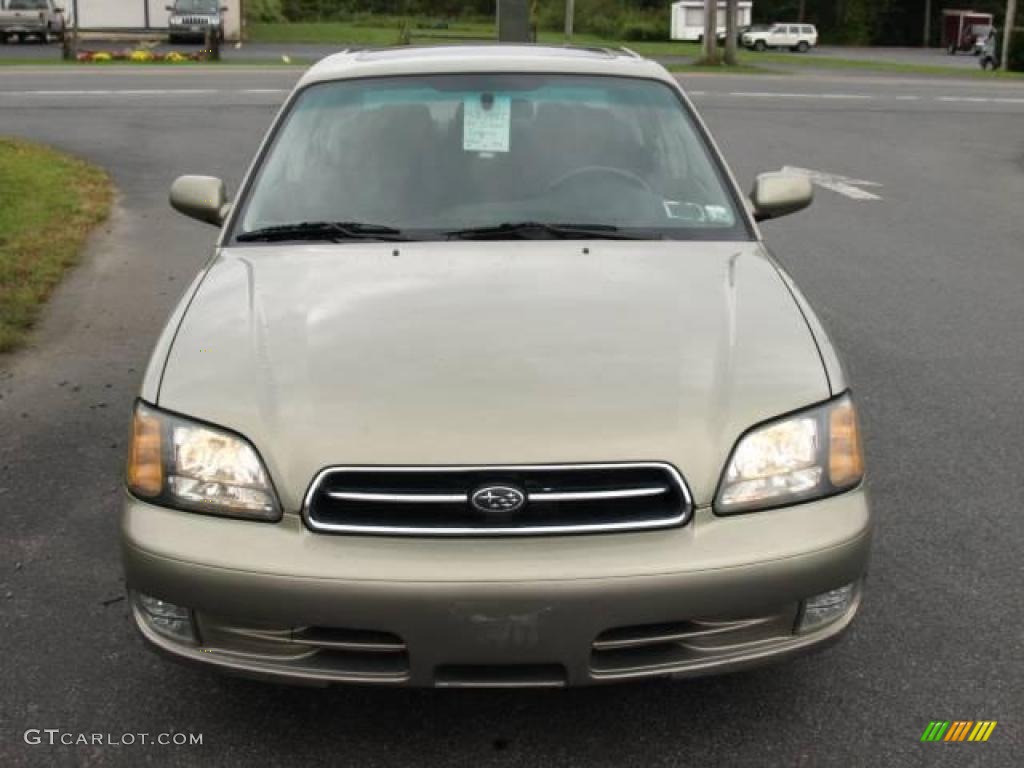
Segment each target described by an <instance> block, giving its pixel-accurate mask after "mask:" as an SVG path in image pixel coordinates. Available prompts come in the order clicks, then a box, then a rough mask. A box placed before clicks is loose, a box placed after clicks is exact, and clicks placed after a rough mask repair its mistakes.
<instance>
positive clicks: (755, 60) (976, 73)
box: [740, 51, 1024, 79]
mask: <svg viewBox="0 0 1024 768" xmlns="http://www.w3.org/2000/svg"><path fill="white" fill-rule="evenodd" d="M740 63H741V64H753V65H757V64H776V65H778V64H781V65H785V66H787V67H797V68H801V69H830V70H847V71H849V70H855V71H861V72H887V73H895V74H907V75H937V76H941V77H968V78H983V79H991V78H1008V79H1015V78H1024V72H1004V71H1002V70H999V71H997V72H986V71H984V70H983V69H981V67H978V68H977V69H963V68H960V67H945V66H942V65H939V64H910V63H907V62H898V61H865V60H863V59H843V58H834V57H831V56H816V55H815V54H814V53H810V54H806V53H773V52H769V51H766V52H764V53H756V52H754V51H741V52H740Z"/></svg>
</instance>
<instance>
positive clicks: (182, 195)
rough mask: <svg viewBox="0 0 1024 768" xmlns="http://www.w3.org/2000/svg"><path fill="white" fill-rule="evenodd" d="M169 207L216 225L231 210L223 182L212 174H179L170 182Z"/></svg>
mask: <svg viewBox="0 0 1024 768" xmlns="http://www.w3.org/2000/svg"><path fill="white" fill-rule="evenodd" d="M171 207H172V208H173V209H174V210H176V211H178V212H179V213H183V214H185V215H186V216H190V217H191V218H193V219H198V220H199V221H205V222H206V223H207V224H213V225H214V226H217V227H219V226H220V225H221V224H223V223H224V220H225V219H226V218H227V216H228V212H229V211H230V210H231V205H230V204H229V203H228V200H227V191H226V190H225V189H224V182H223V181H221V180H220V179H216V178H214V177H213V176H179V177H178V178H177V179H175V180H174V183H173V184H171Z"/></svg>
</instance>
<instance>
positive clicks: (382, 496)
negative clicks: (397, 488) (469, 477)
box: [327, 491, 469, 504]
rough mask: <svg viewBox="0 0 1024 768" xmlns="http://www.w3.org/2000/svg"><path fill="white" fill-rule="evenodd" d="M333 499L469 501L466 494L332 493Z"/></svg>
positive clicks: (424, 501) (420, 502) (383, 501)
mask: <svg viewBox="0 0 1024 768" xmlns="http://www.w3.org/2000/svg"><path fill="white" fill-rule="evenodd" d="M327 495H328V496H330V497H331V498H332V499H341V500H342V501H376V502H379V503H384V504H451V503H456V504H457V503H459V502H462V501H469V495H468V494H465V493H453V494H440V493H357V492H355V491H330V492H328V494H327Z"/></svg>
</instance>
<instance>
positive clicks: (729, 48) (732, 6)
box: [725, 0, 739, 67]
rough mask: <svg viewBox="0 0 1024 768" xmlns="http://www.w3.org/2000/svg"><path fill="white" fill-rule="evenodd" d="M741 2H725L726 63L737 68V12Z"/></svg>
mask: <svg viewBox="0 0 1024 768" xmlns="http://www.w3.org/2000/svg"><path fill="white" fill-rule="evenodd" d="M738 7H739V0H725V63H726V64H728V65H729V66H730V67H735V66H736V65H737V64H738V63H739V62H738V61H737V60H736V12H737V9H738Z"/></svg>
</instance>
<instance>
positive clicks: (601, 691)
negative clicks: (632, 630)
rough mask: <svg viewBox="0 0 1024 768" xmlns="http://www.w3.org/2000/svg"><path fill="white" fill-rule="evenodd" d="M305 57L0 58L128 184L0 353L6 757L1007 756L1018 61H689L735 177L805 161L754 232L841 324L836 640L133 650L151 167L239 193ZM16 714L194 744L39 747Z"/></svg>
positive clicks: (1021, 638) (42, 137)
mask: <svg viewBox="0 0 1024 768" xmlns="http://www.w3.org/2000/svg"><path fill="white" fill-rule="evenodd" d="M298 74H299V73H298V71H296V70H291V69H285V68H280V67H275V68H270V69H266V70H259V69H249V68H241V67H239V68H235V67H232V68H223V69H204V68H197V69H189V70H187V71H177V70H161V69H153V70H146V71H137V70H128V69H124V70H113V69H91V68H82V69H74V70H64V69H61V70H59V71H55V70H54V69H53V68H52V67H50V68H47V67H39V68H27V67H18V68H8V69H0V133H3V134H14V135H19V136H24V137H27V138H31V139H33V140H37V141H43V142H47V143H51V144H53V145H55V146H57V147H60V148H62V149H64V150H66V151H69V152H73V153H75V154H78V155H81V156H83V157H85V158H87V159H89V160H91V161H92V162H95V163H97V164H99V165H101V166H103V167H105V168H107V169H108V170H109V171H110V173H111V174H112V176H113V178H114V181H115V182H116V184H117V187H118V189H119V196H118V199H117V204H116V207H115V210H114V213H113V216H112V217H111V219H110V221H109V222H108V223H107V224H106V225H105V226H104V227H103V228H102V229H101V230H100V231H99V232H98V233H97V234H96V236H95V237H94V238H93V239H92V242H91V245H90V247H89V250H88V253H87V254H86V257H85V259H84V261H83V263H82V265H81V266H80V267H79V268H77V269H75V270H74V271H73V272H72V273H71V274H70V275H69V276H68V278H67V279H66V280H65V282H64V283H63V285H62V286H61V288H60V289H59V290H58V291H57V293H56V295H55V296H54V298H53V300H52V302H51V304H50V306H49V308H48V310H47V312H46V315H45V317H44V319H43V321H42V323H41V325H40V327H39V328H38V331H37V332H36V333H34V334H33V336H32V338H31V341H30V343H29V345H28V347H27V348H26V349H24V350H23V351H21V352H19V353H17V354H15V355H10V356H6V357H0V515H2V521H3V525H2V527H0V552H3V558H2V559H0V637H2V638H3V641H2V643H3V654H2V659H3V661H2V663H0V703H2V706H0V764H2V765H5V766H6V765H12V766H18V765H56V764H61V765H108V764H116V765H130V766H135V765H141V764H154V765H156V764H159V765H163V764H172V763H173V764H176V765H200V764H202V765H217V766H236V765H238V766H242V765H275V766H276V765H284V764H290V765H310V766H312V765H331V766H337V765H359V766H366V767H371V766H392V765H394V766H398V765H467V766H468V765H472V766H482V765H501V766H550V765H557V766H580V767H581V768H582V767H583V766H587V767H588V768H589V767H591V766H659V765H666V766H668V765H672V766H677V765H711V766H758V767H761V766H774V765H785V766H817V765H836V766H876V765H885V766H911V765H927V766H932V765H986V766H987V765H992V766H1012V765H1021V764H1024V693H1022V690H1024V663H1022V661H1021V659H1022V657H1024V624H1022V620H1021V615H1022V610H1021V605H1022V598H1021V583H1022V576H1024V566H1022V559H1021V552H1022V551H1024V535H1022V534H1024V523H1022V518H1021V515H1022V511H1024V481H1022V479H1021V467H1024V440H1022V435H1024V388H1022V386H1021V381H1022V379H1024V245H1022V241H1024V85H1022V84H1016V83H1008V82H992V83H985V84H983V85H979V84H978V83H977V82H976V81H965V82H958V81H955V80H953V81H951V80H945V79H943V80H921V79H899V78H892V77H886V78H869V77H818V78H812V77H792V76H791V77H778V78H776V77H770V76H756V77H733V76H698V75H694V76H686V77H685V78H684V84H685V85H686V86H687V88H688V89H689V90H690V92H691V94H692V95H693V98H694V101H695V103H696V105H697V107H698V109H699V110H700V112H701V113H702V114H703V115H704V117H705V119H706V120H707V122H708V123H709V125H710V127H711V129H712V132H713V133H714V135H715V136H716V138H717V139H718V141H719V143H720V145H721V146H722V148H723V150H724V151H725V154H726V156H727V158H728V159H729V161H730V163H731V165H732V167H733V170H734V171H735V173H736V175H737V177H738V179H739V180H740V182H741V184H743V185H744V186H748V185H749V184H750V182H751V181H752V179H753V177H754V175H755V173H757V172H758V171H762V170H775V169H778V168H780V167H782V166H793V167H798V168H802V169H805V170H806V171H808V172H816V173H817V174H818V176H816V177H815V178H816V180H817V181H818V182H819V184H820V185H821V186H819V188H818V189H817V190H816V195H817V197H816V201H815V203H814V205H813V206H812V208H811V209H810V210H808V211H806V212H803V213H800V214H797V215H795V216H793V217H791V218H786V219H784V220H781V221H778V222H772V223H768V224H766V225H764V231H765V234H766V237H767V239H768V242H769V244H770V246H771V247H772V248H773V250H774V251H775V253H776V254H777V256H778V257H779V259H780V260H781V262H782V263H783V264H784V265H785V266H786V267H787V268H788V269H789V270H790V272H791V273H792V274H793V275H794V276H795V277H796V279H797V281H798V283H799V284H800V285H801V286H802V287H803V289H804V290H805V292H806V293H807V295H808V296H809V298H810V299H811V301H812V302H813V303H814V305H815V306H816V308H817V309H818V311H819V313H820V314H821V316H822V318H823V320H824V321H825V322H826V324H827V325H828V327H829V328H830V330H831V332H832V334H833V338H834V341H835V342H836V343H837V345H838V346H839V347H840V349H841V350H842V352H843V354H844V356H845V360H846V362H847V364H848V368H849V373H850V377H851V380H852V382H853V385H854V388H855V392H856V396H857V398H858V401H859V404H860V407H861V413H862V418H863V421H864V431H865V433H866V448H867V456H868V461H869V470H870V482H871V486H872V492H873V501H874V509H875V512H876V515H877V523H878V528H877V536H876V541H875V548H874V554H873V561H872V567H871V573H870V577H869V582H868V588H867V595H866V601H865V604H864V608H863V612H862V614H861V615H860V617H859V618H858V619H857V621H856V622H855V624H854V627H853V629H852V630H851V633H850V634H849V635H848V636H847V637H846V639H845V640H844V641H843V642H842V643H841V644H839V645H838V646H836V647H834V648H832V649H829V650H827V651H824V652H822V653H819V654H817V655H813V656H809V657H806V658H803V659H799V660H797V661H794V662H791V663H787V664H784V665H779V666H774V667H769V668H765V669H762V670H758V671H755V672H750V673H743V674H736V675H731V676H727V677H719V678H708V679H701V680H693V681H687V682H650V683H643V684H631V685H626V686H621V687H610V688H595V689H580V690H569V691H558V692H550V691H545V692H533V691H515V692H508V691H505V692H500V691H442V690H421V691H416V690H412V691H410V690H378V689H370V688H359V687H347V688H335V689H326V690H320V689H292V688H283V687H275V686H268V685H263V684H259V683H254V682H249V681H244V680H236V679H233V678H226V677H220V676H218V675H214V674H212V673H211V672H209V671H206V670H202V669H193V668H190V667H182V666H178V665H176V664H173V663H171V662H169V661H166V660H164V659H163V658H160V657H157V656H155V655H154V654H152V653H150V652H149V651H148V650H146V649H145V648H144V647H143V646H142V643H141V641H140V640H139V639H138V638H137V637H136V636H135V633H134V629H133V628H132V626H131V622H130V619H129V614H128V608H127V605H126V603H125V600H124V584H123V581H122V576H121V568H120V563H119V556H118V551H117V525H118V498H119V494H120V492H121V491H120V474H121V471H122V467H123V462H124V452H125V442H126V437H127V434H126V433H127V426H128V418H129V412H130V409H131V404H132V400H133V398H134V395H135V392H136V389H137V386H138V384H139V380H140V377H141V374H142V371H143V368H144V366H145V363H146V358H147V355H148V353H149V350H150V348H151V347H152V344H153V342H154V340H155V337H156V334H157V333H158V332H159V330H160V328H161V327H162V325H163V323H164V321H165V319H166V316H167V313H168V312H169V311H170V309H171V307H172V306H173V304H174V303H175V301H176V300H177V298H178V296H179V295H180V294H181V293H182V291H183V290H184V288H185V286H186V285H187V284H188V282H189V281H190V280H191V279H192V276H193V275H194V274H195V272H196V271H197V270H198V268H199V266H200V265H201V263H202V262H203V261H204V260H205V258H206V257H207V254H208V250H209V248H210V245H211V243H212V241H213V239H214V236H215V231H214V229H213V228H211V227H205V226H204V225H201V224H197V223H195V222H191V221H189V220H187V219H184V218H182V217H180V216H178V215H176V214H174V213H173V212H172V211H171V210H170V209H169V208H168V207H167V204H166V198H167V188H168V185H169V184H170V182H171V181H172V180H173V178H174V177H176V176H177V175H179V174H183V173H189V172H199V173H206V174H214V175H220V176H222V177H224V178H225V179H227V180H228V182H229V185H230V186H231V188H235V187H236V186H237V183H238V180H239V179H240V177H241V176H242V174H243V173H244V171H245V169H246V167H247V165H248V163H249V160H250V158H251V156H252V154H253V152H254V151H255V149H256V146H257V144H258V142H259V141H260V139H261V137H262V135H263V132H264V131H265V130H266V128H267V126H268V124H269V122H270V120H271V119H272V117H273V115H274V114H275V111H276V110H277V108H278V107H279V105H280V103H281V101H282V100H283V98H284V97H285V95H286V92H287V89H288V88H289V87H290V86H291V85H292V83H293V82H294V81H295V80H296V78H297V77H298ZM851 188H852V189H859V190H862V191H864V192H867V193H868V194H867V195H866V196H864V195H861V196H858V195H856V194H851V192H850V189H851ZM836 190H839V191H836ZM935 719H948V720H956V719H969V720H981V719H987V720H997V721H998V722H999V725H998V727H997V728H996V729H995V731H994V732H993V735H992V737H991V739H990V741H989V742H988V743H986V744H971V743H963V744H922V743H920V741H919V739H920V736H921V733H922V731H923V730H924V728H925V726H926V725H927V724H928V722H929V721H930V720H935ZM28 729H60V730H61V732H62V733H70V734H75V735H77V734H81V733H84V734H95V733H99V734H112V735H113V736H114V737H115V738H119V737H120V736H121V735H122V734H125V733H136V734H137V733H148V734H151V735H152V736H153V737H155V736H156V734H160V733H192V734H202V739H203V743H202V745H201V746H157V745H150V746H143V745H140V744H135V745H132V746H125V745H119V746H110V745H105V744H88V745H78V746H50V745H49V744H48V743H46V742H45V741H44V742H43V743H42V744H38V745H34V744H28V743H26V741H25V736H24V734H25V731H26V730H28ZM44 736H45V734H44Z"/></svg>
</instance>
